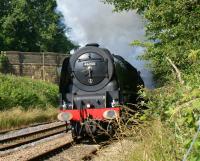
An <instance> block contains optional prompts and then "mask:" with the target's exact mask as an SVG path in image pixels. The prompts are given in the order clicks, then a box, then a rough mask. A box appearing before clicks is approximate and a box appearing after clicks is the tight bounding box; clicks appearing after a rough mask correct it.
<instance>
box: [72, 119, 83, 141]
mask: <svg viewBox="0 0 200 161" xmlns="http://www.w3.org/2000/svg"><path fill="white" fill-rule="evenodd" d="M71 133H72V139H73V140H74V141H75V142H76V143H79V142H80V139H81V138H83V132H82V127H81V125H80V123H79V122H71Z"/></svg>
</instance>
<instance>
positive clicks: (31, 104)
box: [0, 74, 58, 129]
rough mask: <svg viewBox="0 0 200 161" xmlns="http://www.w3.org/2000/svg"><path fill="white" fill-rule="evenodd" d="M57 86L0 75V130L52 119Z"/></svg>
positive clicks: (54, 111) (55, 112)
mask: <svg viewBox="0 0 200 161" xmlns="http://www.w3.org/2000/svg"><path fill="white" fill-rule="evenodd" d="M57 102H58V87H57V85H54V84H51V83H47V82H43V81H39V80H32V79H30V78H22V77H16V76H13V75H3V74H0V129H5V128H13V127H18V126H23V125H28V124H31V123H35V122H44V121H47V120H52V119H55V116H56V114H57V109H56V107H57V104H58V103H57Z"/></svg>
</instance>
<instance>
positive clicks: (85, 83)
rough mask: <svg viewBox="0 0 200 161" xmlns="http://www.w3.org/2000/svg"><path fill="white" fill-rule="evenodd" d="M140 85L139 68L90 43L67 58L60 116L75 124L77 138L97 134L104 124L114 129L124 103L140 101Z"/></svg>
mask: <svg viewBox="0 0 200 161" xmlns="http://www.w3.org/2000/svg"><path fill="white" fill-rule="evenodd" d="M140 86H144V82H143V80H142V78H141V77H140V73H139V72H138V71H137V69H136V68H134V67H133V66H132V65H131V64H129V63H128V62H127V61H125V60H124V59H123V58H122V57H121V56H119V55H114V54H113V55H112V54H111V53H110V51H109V50H108V49H105V48H100V47H99V45H98V44H88V45H86V46H85V47H83V48H80V49H78V50H77V51H76V52H75V53H74V54H73V55H71V57H67V58H65V60H64V61H63V65H62V70H61V76H60V85H59V91H60V95H61V98H60V103H61V106H60V113H59V115H58V119H59V120H61V121H65V122H66V123H67V124H69V125H70V126H71V131H72V136H73V138H74V140H76V139H78V138H82V137H85V136H95V135H96V134H97V133H98V131H101V130H102V128H103V129H105V130H106V131H107V132H108V133H113V126H112V124H111V122H112V121H114V120H116V119H118V118H119V117H120V116H121V111H122V108H123V106H121V105H123V104H125V103H127V102H128V103H135V102H136V100H137V97H138V94H137V93H138V90H139V88H140Z"/></svg>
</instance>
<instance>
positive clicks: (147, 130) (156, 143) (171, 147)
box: [127, 120, 182, 161]
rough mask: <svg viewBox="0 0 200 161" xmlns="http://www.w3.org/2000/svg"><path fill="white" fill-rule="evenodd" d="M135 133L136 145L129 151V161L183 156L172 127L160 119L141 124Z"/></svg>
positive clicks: (162, 160)
mask: <svg viewBox="0 0 200 161" xmlns="http://www.w3.org/2000/svg"><path fill="white" fill-rule="evenodd" d="M134 135H135V137H133V138H132V140H134V142H135V144H133V145H135V146H133V148H132V150H130V152H129V156H128V157H127V160H128V161H176V160H180V159H181V157H182V155H181V154H179V153H178V152H177V149H178V146H179V145H178V144H177V142H176V139H175V136H174V135H173V133H172V131H171V129H169V128H168V127H166V126H165V125H163V123H161V121H160V120H154V121H150V122H148V123H145V124H143V125H140V126H139V127H138V130H137V132H135V134H134Z"/></svg>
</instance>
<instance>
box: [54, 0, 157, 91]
mask: <svg viewBox="0 0 200 161" xmlns="http://www.w3.org/2000/svg"><path fill="white" fill-rule="evenodd" d="M57 4H58V11H61V12H62V14H63V15H64V23H65V24H66V25H67V26H69V27H71V28H72V30H71V32H70V33H69V35H68V36H69V37H70V38H71V40H73V41H75V42H77V43H78V44H80V45H81V46H84V45H85V44H87V43H99V44H100V46H101V47H105V48H108V49H109V50H110V51H111V52H112V53H114V54H117V55H121V56H123V57H124V58H125V59H126V60H127V61H129V62H130V63H131V64H132V65H133V66H135V67H136V68H137V69H138V70H140V71H141V76H142V77H143V79H144V81H145V85H146V86H147V87H149V88H152V87H153V81H152V75H151V73H150V72H149V71H147V69H145V67H144V64H145V63H144V62H141V61H138V60H136V58H137V56H138V55H139V54H141V53H142V50H143V49H142V48H139V47H137V48H136V47H134V48H133V47H131V46H129V44H130V42H131V41H133V40H144V39H145V37H144V23H143V21H142V18H141V17H140V16H139V15H137V14H136V13H135V12H122V13H115V12H113V6H111V5H106V4H104V3H102V2H100V0H57Z"/></svg>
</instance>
